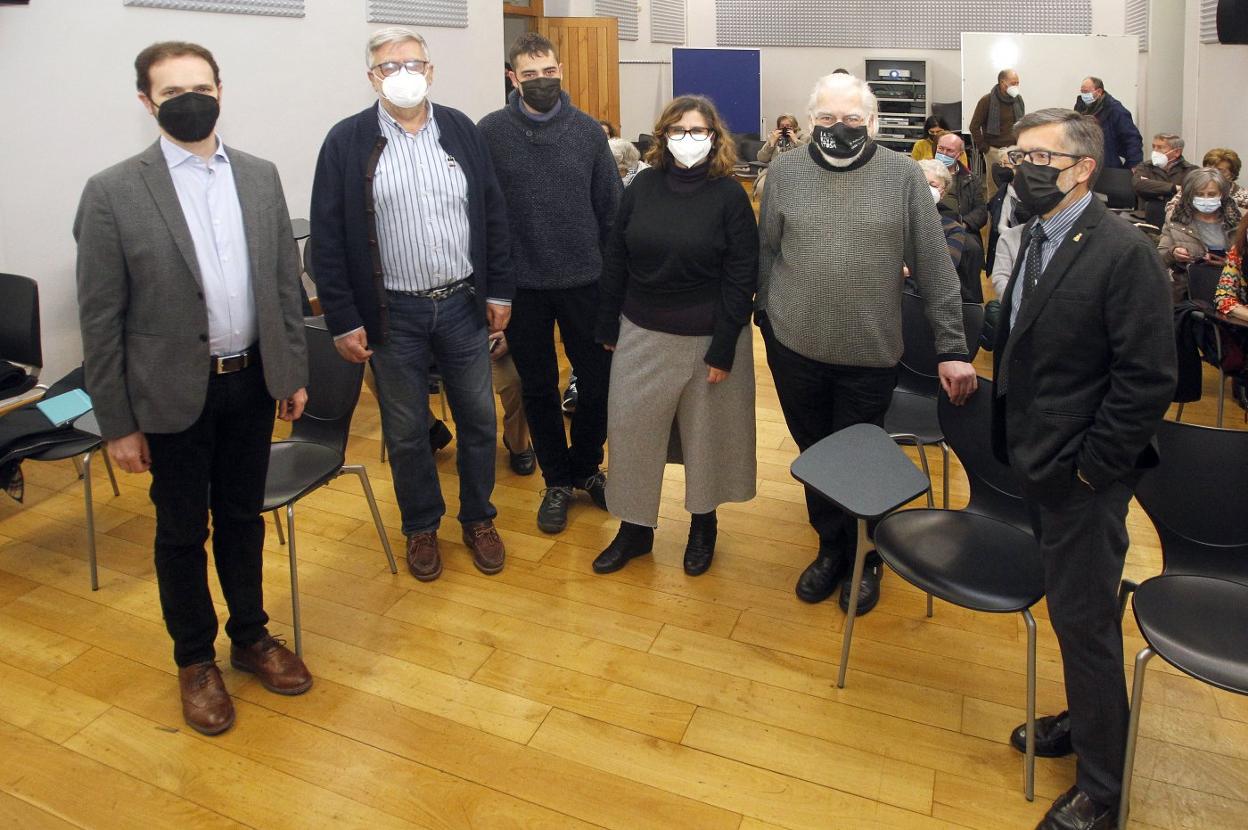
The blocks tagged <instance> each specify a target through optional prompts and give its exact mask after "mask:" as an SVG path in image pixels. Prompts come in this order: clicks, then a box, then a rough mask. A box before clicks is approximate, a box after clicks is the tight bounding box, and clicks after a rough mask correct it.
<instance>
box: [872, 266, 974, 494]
mask: <svg viewBox="0 0 1248 830" xmlns="http://www.w3.org/2000/svg"><path fill="white" fill-rule="evenodd" d="M983 325H984V307H983V306H981V305H978V304H976V303H963V304H962V329H963V333H964V334H965V335H966V348H967V353H968V354H969V355H970V357H971V360H974V359H975V355H976V354H977V353H978V352H979V332H980V330H981V329H982V328H983ZM901 337H902V342H903V345H902V355H901V363H900V364H899V365H898V367H897V386H896V388H895V389H894V390H893V400H892V403H890V404H889V407H888V412H887V414H885V416H884V431H885V432H887V433H888V434H889V435H891V436H892V437H893V440H894V441H896V442H897V443H899V444H906V445H908V446H913V447H917V448H918V451H919V462H920V463H921V464H922V466H923V474H924V475H926V476H927V477H928V482H929V484H928V490H927V506H928V507H933V506H935V501H934V500H933V496H932V488H931V484H930V482H931V477H932V474H931V470H930V469H929V467H928V464H927V449H926V448H927V447H928V446H932V445H936V446H939V447H940V451H941V454H942V456H943V459H944V505H945V507H946V508H947V507H948V506H949V447H948V446H946V445H945V440H944V435H943V434H942V433H941V430H940V423H939V420H938V419H937V417H936V397H937V395H938V394H939V393H940V376H939V375H938V374H937V364H938V360H937V357H938V354H937V352H936V342H935V341H936V338H935V335H934V334H932V327H931V325H930V324H929V323H928V322H927V315H926V313H925V312H924V305H923V298H922V297H920V296H919V295H918V294H915V293H913V292H910V291H907V292H905V293H904V294H902V297H901Z"/></svg>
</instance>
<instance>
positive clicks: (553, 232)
mask: <svg viewBox="0 0 1248 830" xmlns="http://www.w3.org/2000/svg"><path fill="white" fill-rule="evenodd" d="M561 100H562V103H561V105H560V109H559V112H558V113H556V114H555V117H554V118H551V119H550V120H549V121H543V122H538V121H534V120H533V119H531V118H529V117H527V116H526V115H524V114H523V113H522V112H521V109H520V102H519V98H518V96H517V95H516V92H515V91H514V90H513V91H512V92H511V94H510V95H509V96H508V98H507V106H505V107H503V108H502V109H500V110H496V111H495V112H492V113H490V114H489V115H487V116H485V118H482V119H481V121H480V122H479V123H478V124H477V127H478V129H480V130H481V135H482V136H484V137H485V143H486V144H487V145H489V148H490V156H491V157H492V158H493V160H494V173H495V175H496V176H497V177H498V184H499V186H500V187H501V188H502V191H503V198H504V200H505V201H506V202H507V225H508V230H509V232H510V236H511V265H512V269H513V271H514V273H515V276H516V286H517V287H519V288H536V289H549V288H579V287H580V286H583V285H589V284H591V283H594V282H597V281H598V276H599V275H600V274H601V273H602V249H603V247H604V246H605V245H606V244H607V237H608V235H609V234H610V233H611V223H612V222H613V221H614V220H615V211H616V208H617V207H618V206H619V203H620V196H621V195H622V194H623V192H624V186H623V185H622V184H621V183H620V173H619V169H618V168H617V167H616V164H615V158H614V157H613V156H612V155H611V148H610V147H608V146H607V139H606V136H605V135H604V134H603V132H602V127H601V126H599V125H598V122H597V121H595V120H594V119H592V118H590V117H589V116H588V115H586V114H585V113H583V112H581V111H580V110H578V109H577V108H576V107H574V106H572V101H571V99H569V97H568V93H567V92H564V93H562V99H561Z"/></svg>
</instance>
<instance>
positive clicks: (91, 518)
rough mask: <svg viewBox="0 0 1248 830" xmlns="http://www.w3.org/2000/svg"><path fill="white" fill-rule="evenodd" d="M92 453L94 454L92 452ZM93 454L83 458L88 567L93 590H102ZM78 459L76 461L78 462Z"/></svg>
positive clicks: (87, 454)
mask: <svg viewBox="0 0 1248 830" xmlns="http://www.w3.org/2000/svg"><path fill="white" fill-rule="evenodd" d="M91 452H94V450H92V451H91ZM91 452H88V453H86V454H85V455H83V457H82V497H83V500H84V501H85V502H86V511H87V565H88V566H89V567H90V569H91V590H92V591H98V590H100V575H99V572H98V567H97V565H96V561H95V507H94V505H93V503H92V501H91ZM77 460H78V459H77V457H75V458H74V461H77Z"/></svg>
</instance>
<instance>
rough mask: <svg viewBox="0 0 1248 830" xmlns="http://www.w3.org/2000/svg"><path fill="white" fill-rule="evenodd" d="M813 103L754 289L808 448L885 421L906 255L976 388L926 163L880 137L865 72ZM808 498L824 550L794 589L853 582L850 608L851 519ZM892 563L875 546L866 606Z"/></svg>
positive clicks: (844, 595)
mask: <svg viewBox="0 0 1248 830" xmlns="http://www.w3.org/2000/svg"><path fill="white" fill-rule="evenodd" d="M809 109H810V122H811V142H810V146H809V148H806V149H802V150H800V151H795V152H792V153H785V154H784V155H782V156H780V157H779V158H777V159H776V160H775V161H774V162H772V165H771V168H770V169H769V172H768V174H767V175H768V180H769V181H768V186H767V191H766V193H765V194H764V196H763V206H762V215H761V218H760V221H759V237H760V243H761V245H760V256H759V290H758V299H757V311H758V321H759V325H760V326H761V327H762V330H763V339H764V342H765V344H766V346H767V363H768V365H769V366H770V367H771V372H772V375H773V377H774V379H775V383H776V392H777V394H778V395H779V398H780V407H781V409H782V410H783V411H784V418H785V422H786V423H787V424H788V427H789V432H790V433H792V435H793V440H794V441H795V442H797V445H798V447H799V448H800V449H802V450H805V449H806V448H807V447H809V446H811V445H812V444H814V443H815V442H817V441H819V440H820V439H821V438H824V437H826V436H828V435H830V434H832V433H833V432H836V431H838V430H841V429H844V428H845V427H848V426H850V425H852V424H857V423H875V424H883V421H884V413H885V412H886V411H887V410H888V406H889V403H890V402H891V400H892V391H893V386H894V385H895V383H896V378H897V362H898V361H899V360H900V358H901V350H902V339H901V295H902V285H903V280H902V266H903V265H904V266H908V267H909V269H910V273H911V274H912V275H913V278H914V281H915V282H916V284H917V285H918V287H919V291H920V293H921V294H922V295H923V299H924V301H925V304H926V307H927V317H928V320H929V321H930V322H931V326H932V330H933V331H934V332H935V334H936V351H937V352H938V353H939V354H940V355H941V362H940V380H941V386H942V387H943V388H944V391H945V392H946V394H948V395H949V397H950V399H951V400H952V401H953V402H954V403H955V404H960V403H963V402H965V401H966V399H967V398H968V397H969V396H970V395H971V394H972V393H973V392H974V391H975V387H976V378H975V370H974V368H972V366H971V364H970V363H969V362H968V355H967V347H966V339H965V337H964V336H963V333H962V310H961V305H960V296H959V287H958V275H957V273H956V272H955V271H954V269H953V263H952V262H951V261H950V259H949V253H948V251H947V250H946V248H945V237H944V233H943V232H942V230H941V224H940V216H939V215H938V213H937V211H936V206H935V204H934V203H933V201H932V197H931V192H930V190H929V188H928V185H927V181H926V179H925V178H924V177H923V174H922V173H921V172H920V170H919V168H918V165H916V164H915V163H914V162H913V161H912V160H911V159H909V158H908V157H906V156H902V155H900V154H898V153H894V152H893V151H891V150H889V149H887V148H884V147H881V146H879V145H877V144H875V142H874V141H873V140H872V137H873V136H874V135H875V133H876V131H877V129H878V122H877V118H876V100H875V96H874V95H872V94H871V90H870V88H869V87H868V86H867V85H866V84H865V83H864V82H863V81H861V80H859V79H857V78H854V77H852V76H850V75H845V74H833V75H828V76H826V77H823V78H820V79H819V81H817V82H816V83H815V87H814V90H813V92H812V93H811V97H810V107H809ZM806 505H807V509H808V510H809V512H810V523H811V524H812V525H813V526H814V528H815V530H816V531H817V532H818V534H819V553H818V556H817V558H816V559H815V561H814V562H812V563H811V564H810V565H809V566H808V567H807V568H806V570H805V571H804V572H803V573H802V575H801V577H800V578H799V579H798V582H797V595H798V597H799V598H800V599H802V600H804V601H806V602H822V601H823V600H825V599H827V598H828V597H829V596H831V595H832V593H833V591H835V590H836V588H837V586H838V585H841V583H842V581H844V582H845V585H844V586H843V587H842V591H841V597H840V602H841V607H842V608H847V607H848V604H849V597H850V594H849V591H850V590H851V586H850V585H849V584H848V582H849V580H847V579H846V576H847V574H848V571H849V569H850V566H851V565H852V564H853V559H854V551H855V544H856V533H855V525H854V520H853V518H852V517H850V516H849V515H847V514H846V513H845V512H844V511H842V510H840V509H839V508H837V507H834V506H833V505H832V504H831V503H830V502H828V501H826V500H824V499H823V498H821V497H820V496H819V495H818V494H816V493H813V492H811V491H810V490H807V492H806ZM881 569H882V563H881V562H880V560H879V557H878V555H876V554H874V553H872V554H871V555H870V556H869V557H868V559H867V563H866V568H865V569H864V571H863V579H862V582H861V584H860V586H859V595H858V613H859V614H862V613H865V612H867V611H869V610H871V608H873V607H874V606H875V603H876V602H877V601H878V599H879V584H880V574H881Z"/></svg>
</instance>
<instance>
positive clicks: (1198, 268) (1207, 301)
mask: <svg viewBox="0 0 1248 830" xmlns="http://www.w3.org/2000/svg"><path fill="white" fill-rule="evenodd" d="M1221 278H1222V269H1221V268H1219V267H1217V266H1216V265H1210V264H1209V263H1207V262H1193V263H1192V264H1191V265H1189V266H1187V293H1188V295H1189V296H1190V297H1191V298H1192V299H1193V300H1195V301H1196V302H1198V303H1200V304H1201V305H1205V306H1208V307H1212V306H1213V304H1214V303H1213V295H1214V293H1216V292H1217V290H1218V280H1219V279H1221Z"/></svg>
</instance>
